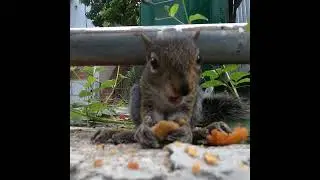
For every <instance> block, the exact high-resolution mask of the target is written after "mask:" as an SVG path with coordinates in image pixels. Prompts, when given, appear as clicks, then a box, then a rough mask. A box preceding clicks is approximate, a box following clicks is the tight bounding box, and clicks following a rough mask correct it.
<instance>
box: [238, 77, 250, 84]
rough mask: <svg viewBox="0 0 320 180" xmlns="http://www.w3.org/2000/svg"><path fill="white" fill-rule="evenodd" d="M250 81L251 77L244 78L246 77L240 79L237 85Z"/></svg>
mask: <svg viewBox="0 0 320 180" xmlns="http://www.w3.org/2000/svg"><path fill="white" fill-rule="evenodd" d="M248 82H250V78H244V79H241V80H240V81H238V82H237V85H238V84H241V83H248Z"/></svg>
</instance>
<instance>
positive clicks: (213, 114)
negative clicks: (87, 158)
mask: <svg viewBox="0 0 320 180" xmlns="http://www.w3.org/2000/svg"><path fill="white" fill-rule="evenodd" d="M199 33H200V32H197V33H195V34H194V35H193V36H192V38H190V37H187V36H185V35H183V33H180V32H173V33H167V32H161V33H159V34H158V37H157V38H156V39H155V40H151V39H149V37H147V36H146V35H142V39H143V40H144V43H145V45H146V51H147V63H146V66H145V69H144V71H143V74H142V76H141V79H140V81H139V83H136V84H134V85H133V86H132V88H131V92H130V100H129V114H130V118H131V119H132V121H133V122H134V124H135V126H136V129H135V130H133V131H126V132H125V133H121V132H114V133H110V131H109V132H108V130H99V131H98V132H97V133H96V134H95V135H94V136H93V138H92V142H94V143H115V144H117V143H129V140H133V141H134V142H136V141H137V142H139V143H140V144H141V145H142V146H143V147H152V148H157V147H160V145H159V142H158V141H157V140H156V138H155V136H154V135H153V133H152V132H151V129H150V128H151V126H153V125H154V124H155V123H156V122H157V121H158V120H160V119H163V120H164V119H166V120H175V119H177V118H178V119H179V118H183V119H184V118H187V119H186V120H187V122H188V123H187V125H184V126H181V127H180V128H179V129H178V130H177V131H175V132H173V133H172V134H169V135H168V137H167V140H169V141H174V140H180V141H182V142H188V143H191V142H195V139H196V140H198V139H199V138H197V136H196V135H195V134H197V133H198V132H200V133H199V134H200V136H201V138H205V136H206V135H207V133H208V131H209V130H211V129H212V128H218V129H220V130H224V131H226V132H230V131H231V130H230V128H229V127H228V126H227V125H226V124H225V123H224V122H223V121H226V120H232V119H240V118H243V117H246V116H247V115H248V114H249V112H250V111H249V106H248V105H246V104H244V103H241V102H240V101H239V100H238V99H236V98H234V97H232V96H230V95H228V94H225V93H221V94H215V93H214V89H213V88H209V89H207V90H206V91H203V90H202V89H201V88H200V86H199V85H198V83H199V82H198V81H199V78H200V74H201V68H200V66H201V63H198V62H199V61H198V59H199V60H200V62H201V58H199V49H198V48H197V47H196V45H195V41H196V39H197V38H198V36H199ZM169 49H174V51H168V50H169ZM150 54H151V55H150ZM151 56H152V57H154V58H156V62H157V61H158V63H160V71H161V72H162V73H165V75H166V76H168V77H171V79H170V80H169V79H166V78H163V77H164V76H161V77H162V78H160V75H158V74H157V72H156V71H154V69H153V64H152V62H153V61H154V60H152V61H151V60H150V58H151ZM196 62H197V63H196ZM189 65H190V66H191V67H190V68H191V69H190V68H189ZM186 83H187V84H186ZM183 85H189V88H191V89H189V90H190V91H188V90H187V91H186V94H184V93H183V92H185V91H184V90H186V89H182V87H185V86H183ZM172 88H173V89H177V88H178V89H177V92H175V91H172ZM155 90H156V91H155ZM143 92H144V94H143ZM188 92H190V93H188ZM164 93H167V94H164ZM172 93H174V94H172ZM175 93H176V94H175ZM177 93H178V94H177ZM142 94H143V95H144V96H143V98H142ZM168 95H169V96H171V95H174V97H176V95H179V96H182V97H183V98H184V99H185V100H186V101H184V104H182V105H181V106H180V105H179V106H178V107H175V106H173V105H172V104H168V99H166V98H168V97H169V96H168ZM142 102H144V103H146V104H143V103H142ZM150 108H153V109H150ZM181 108H182V109H181ZM152 112H159V113H164V114H162V116H163V117H162V118H160V117H151V114H150V113H152ZM168 113H169V114H168ZM165 114H167V115H165ZM152 116H153V115H152ZM198 127H201V128H198ZM198 137H199V136H198ZM121 138H126V139H125V140H124V139H121ZM201 138H200V139H201ZM128 139H129V140H128Z"/></svg>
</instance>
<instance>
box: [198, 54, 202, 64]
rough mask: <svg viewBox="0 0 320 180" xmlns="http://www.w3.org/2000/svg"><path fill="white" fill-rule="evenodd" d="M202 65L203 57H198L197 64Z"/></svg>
mask: <svg viewBox="0 0 320 180" xmlns="http://www.w3.org/2000/svg"><path fill="white" fill-rule="evenodd" d="M200 63H201V56H200V55H198V56H197V64H200Z"/></svg>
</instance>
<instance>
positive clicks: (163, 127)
mask: <svg viewBox="0 0 320 180" xmlns="http://www.w3.org/2000/svg"><path fill="white" fill-rule="evenodd" d="M179 127H180V126H179V124H178V123H176V122H173V121H166V120H162V121H159V122H158V123H157V124H156V125H154V126H153V127H152V132H153V133H154V134H155V136H156V137H157V138H158V139H160V140H163V139H164V138H166V137H167V136H168V134H169V133H170V132H172V131H174V130H176V129H178V128H179Z"/></svg>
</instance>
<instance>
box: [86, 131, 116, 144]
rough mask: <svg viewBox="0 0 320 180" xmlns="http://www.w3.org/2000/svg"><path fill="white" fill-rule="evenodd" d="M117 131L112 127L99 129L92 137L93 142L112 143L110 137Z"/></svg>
mask: <svg viewBox="0 0 320 180" xmlns="http://www.w3.org/2000/svg"><path fill="white" fill-rule="evenodd" d="M115 133H116V131H114V130H110V129H99V130H98V131H97V132H96V133H95V134H94V135H93V136H92V137H91V139H90V140H91V143H93V144H100V143H102V144H107V143H111V141H110V139H111V138H112V135H113V134H115Z"/></svg>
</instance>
